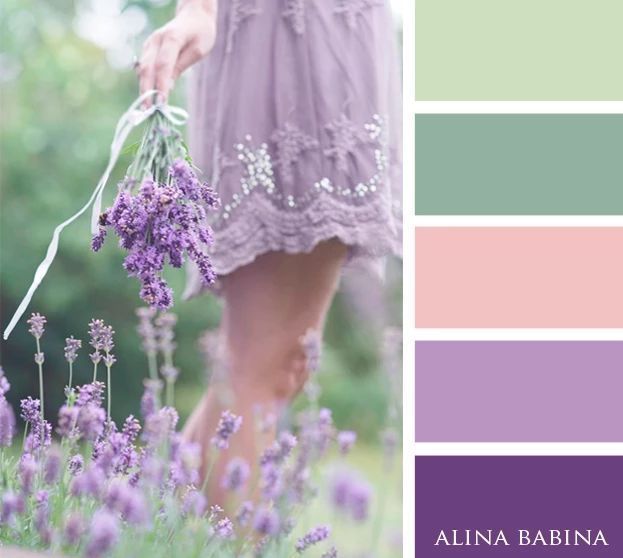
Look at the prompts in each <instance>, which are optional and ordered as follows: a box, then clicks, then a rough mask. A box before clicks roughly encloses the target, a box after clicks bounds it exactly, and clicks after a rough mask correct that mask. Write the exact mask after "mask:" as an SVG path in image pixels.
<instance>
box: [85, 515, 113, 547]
mask: <svg viewBox="0 0 623 558" xmlns="http://www.w3.org/2000/svg"><path fill="white" fill-rule="evenodd" d="M118 538H119V521H118V520H117V518H116V517H115V516H114V515H113V514H112V513H110V512H108V511H106V510H99V511H97V512H95V515H94V516H93V520H92V521H91V528H90V530H89V542H88V544H87V547H86V556H87V558H100V556H103V555H104V554H106V553H107V552H108V551H109V550H110V549H111V548H112V547H113V546H114V545H115V544H116V542H117V539H118Z"/></svg>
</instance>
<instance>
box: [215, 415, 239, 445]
mask: <svg viewBox="0 0 623 558" xmlns="http://www.w3.org/2000/svg"><path fill="white" fill-rule="evenodd" d="M241 425H242V417H239V416H236V415H234V414H233V413H232V412H231V411H223V413H222V414H221V419H220V420H219V423H218V426H217V427H216V435H215V436H214V437H213V438H212V445H213V446H214V447H216V448H218V449H227V448H228V447H229V439H230V438H231V437H232V436H233V435H234V434H235V433H236V432H238V430H239V429H240V426H241Z"/></svg>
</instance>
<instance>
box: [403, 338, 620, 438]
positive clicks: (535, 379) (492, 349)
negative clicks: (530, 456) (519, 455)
mask: <svg viewBox="0 0 623 558" xmlns="http://www.w3.org/2000/svg"><path fill="white" fill-rule="evenodd" d="M415 438H416V441H418V442H621V441H623V342H613V341H582V342H566V341H565V342H562V341H529V342H526V341H510V342H508V341H504V342H498V341H495V342H493V341H492V342H471V341H422V342H417V343H416V344H415Z"/></svg>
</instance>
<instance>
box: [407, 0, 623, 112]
mask: <svg viewBox="0 0 623 558" xmlns="http://www.w3.org/2000/svg"><path fill="white" fill-rule="evenodd" d="M415 45H416V52H415V62H416V65H415V70H416V99H417V100H437V101H443V100H455V101H473V100H499V101H514V100H516V101H519V100H534V101H539V100H540V101H548V100H550V101H554V100H561V101H562V100H576V101H589V100H594V101H599V100H623V1H621V0H417V3H416V8H415Z"/></svg>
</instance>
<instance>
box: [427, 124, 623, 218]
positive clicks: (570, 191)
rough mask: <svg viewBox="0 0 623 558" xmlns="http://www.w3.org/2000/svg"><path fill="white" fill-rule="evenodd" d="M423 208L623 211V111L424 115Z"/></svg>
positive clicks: (437, 211) (442, 211)
mask: <svg viewBox="0 0 623 558" xmlns="http://www.w3.org/2000/svg"><path fill="white" fill-rule="evenodd" d="M415 212H416V214H418V215H623V115H610V114H607V115H604V114H599V115H589V114H555V115H552V114H528V115H526V114H513V115H501V114H460V115H456V114H418V115H416V117H415Z"/></svg>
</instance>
